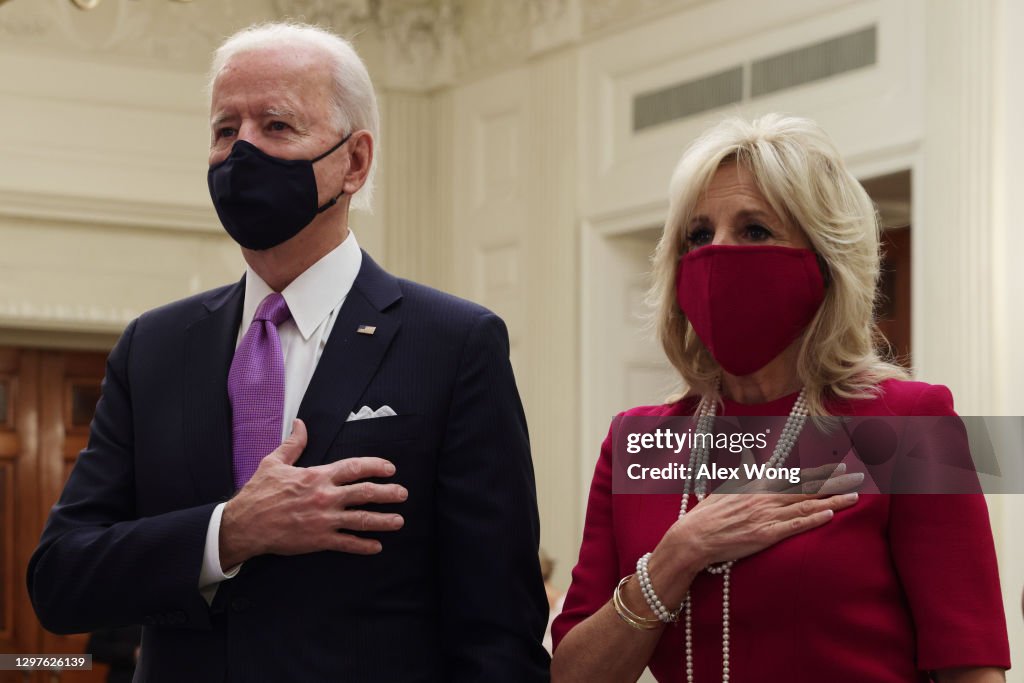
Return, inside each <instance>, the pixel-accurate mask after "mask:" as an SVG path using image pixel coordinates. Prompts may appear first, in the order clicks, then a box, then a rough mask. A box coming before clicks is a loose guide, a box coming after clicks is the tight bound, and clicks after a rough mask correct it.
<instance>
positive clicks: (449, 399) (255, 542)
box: [28, 23, 548, 683]
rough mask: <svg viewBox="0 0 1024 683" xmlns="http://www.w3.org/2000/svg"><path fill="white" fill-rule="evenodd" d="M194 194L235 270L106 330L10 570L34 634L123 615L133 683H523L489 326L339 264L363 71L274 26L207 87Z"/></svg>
mask: <svg viewBox="0 0 1024 683" xmlns="http://www.w3.org/2000/svg"><path fill="white" fill-rule="evenodd" d="M211 74H212V75H211V124H212V136H211V148H210V168H209V173H208V181H209V185H210V194H211V197H212V199H213V203H214V206H215V208H216V209H217V213H218V215H219V217H220V219H221V222H222V223H223V225H224V228H225V229H226V230H227V232H228V233H229V234H230V235H231V237H232V238H234V239H235V241H237V242H238V243H239V244H240V245H241V249H242V254H243V256H244V258H245V260H246V263H247V264H248V268H247V270H246V273H245V276H244V277H243V279H242V280H241V281H240V282H238V283H236V284H234V285H231V286H227V287H223V288H220V289H217V290H213V291H211V292H207V293H205V294H200V295H198V296H194V297H191V298H189V299H185V300H182V301H178V302H175V303H172V304H169V305H167V306H164V307H161V308H158V309H156V310H153V311H150V312H148V313H145V314H143V315H142V316H140V317H139V318H138V319H137V320H135V321H133V322H132V323H131V324H130V325H129V326H128V328H127V329H126V330H125V333H124V335H123V336H122V338H121V340H120V341H119V342H118V344H117V346H116V347H115V348H114V350H113V351H112V352H111V354H110V358H109V360H108V364H107V373H106V378H105V380H104V384H103V395H102V398H101V400H100V402H99V405H98V406H97V410H96V417H95V420H94V422H93V424H92V427H91V434H90V439H89V444H88V446H87V447H86V449H85V450H84V451H83V452H82V453H81V455H80V456H79V458H78V461H77V463H76V465H75V468H74V470H73V471H72V473H71V476H70V478H69V480H68V483H67V485H66V487H65V489H64V492H63V494H62V495H61V498H60V500H59V501H58V503H57V504H56V505H55V506H54V508H53V510H52V511H51V514H50V518H49V520H48V521H47V524H46V528H45V530H44V532H43V536H42V539H41V541H40V544H39V547H38V548H37V550H36V552H35V554H34V555H33V557H32V560H31V563H30V565H29V570H28V584H29V592H30V595H31V597H32V601H33V605H34V606H35V609H36V612H37V614H38V615H39V618H40V620H41V622H42V623H43V625H44V626H45V627H46V628H48V629H50V630H52V631H55V632H58V633H72V632H80V631H87V630H94V629H98V628H102V627H111V626H120V625H126V624H143V625H144V629H143V639H142V653H141V657H140V660H139V666H138V673H137V674H136V681H144V682H147V683H150V682H158V681H174V682H175V683H179V682H182V681H188V682H189V683H195V682H204V681H218V682H221V681H273V682H277V681H303V682H305V681H342V680H344V681H385V682H388V683H401V682H405V681H409V682H412V681H424V682H426V681H444V682H457V681H470V680H472V681H487V682H489V683H493V682H496V681H498V682H500V681H509V682H510V683H512V682H515V683H531V682H533V681H544V680H547V678H548V673H547V670H548V660H547V655H546V653H545V652H544V649H543V647H542V646H541V636H542V633H543V631H544V624H545V621H546V614H547V604H546V602H545V596H544V588H543V584H542V581H541V577H540V569H539V565H538V561H537V543H538V535H539V532H538V517H537V508H536V493H535V489H534V479H533V468H532V463H531V460H530V453H529V442H528V438H527V433H526V424H525V418H524V416H523V412H522V407H521V405H520V401H519V396H518V393H517V391H516V387H515V381H514V378H513V376H512V371H511V366H510V364H509V361H508V336H507V332H506V330H505V326H504V324H503V323H502V322H501V320H500V319H499V318H498V317H497V316H495V315H494V314H492V313H491V312H489V311H487V310H486V309H484V308H481V307H480V306H477V305H475V304H471V303H469V302H466V301H463V300H460V299H456V298H455V297H451V296H448V295H446V294H443V293H441V292H437V291H435V290H432V289H429V288H427V287H424V286H421V285H417V284H415V283H411V282H408V281H405V280H400V279H397V278H395V277H393V276H392V275H389V274H388V273H386V272H385V271H384V270H382V269H381V268H380V267H379V266H377V264H375V263H374V262H373V260H372V259H371V258H370V257H369V256H368V255H367V254H366V253H365V252H362V251H361V250H360V249H359V246H358V244H357V243H356V238H355V235H354V234H353V233H352V232H350V231H349V227H348V216H349V207H350V204H351V205H356V204H363V205H366V204H367V203H368V198H369V192H370V185H371V178H372V174H373V156H374V145H375V142H376V140H377V137H378V133H377V127H378V115H377V105H376V100H375V97H374V93H373V87H372V84H371V83H370V79H369V76H368V74H367V73H366V69H365V67H364V65H363V64H362V62H361V61H360V59H359V57H358V56H357V55H356V53H355V51H354V50H353V49H352V47H351V45H349V44H348V43H347V42H346V41H345V40H343V39H341V38H339V37H337V36H335V35H333V34H332V33H329V32H327V31H324V30H322V29H319V28H315V27H311V26H306V25H300V24H290V23H283V24H267V25H260V26H255V27H252V28H249V29H246V30H244V31H241V32H240V33H238V34H236V35H235V36H233V37H231V38H229V39H228V40H227V41H226V42H225V43H224V45H223V46H221V48H220V49H219V50H218V51H217V53H216V56H215V58H214V63H213V69H212V72H211Z"/></svg>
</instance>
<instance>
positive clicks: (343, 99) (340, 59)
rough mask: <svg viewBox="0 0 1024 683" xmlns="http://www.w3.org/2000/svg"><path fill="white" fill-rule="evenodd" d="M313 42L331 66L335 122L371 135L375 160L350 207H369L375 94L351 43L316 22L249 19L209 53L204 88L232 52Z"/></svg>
mask: <svg viewBox="0 0 1024 683" xmlns="http://www.w3.org/2000/svg"><path fill="white" fill-rule="evenodd" d="M310 46H312V47H316V48H319V49H321V50H323V51H324V52H326V53H327V54H328V55H329V56H330V58H331V61H332V62H333V71H334V92H333V97H332V100H333V104H334V112H335V118H334V124H335V125H336V126H337V127H338V128H339V130H340V131H342V132H343V134H348V133H350V132H352V131H356V130H367V131H369V132H370V134H371V135H373V140H374V143H375V144H374V147H375V150H374V159H375V161H374V162H373V164H372V166H371V167H370V173H369V175H368V176H367V178H366V183H365V184H364V185H363V186H362V188H360V190H359V191H358V192H356V193H355V194H354V195H353V196H352V208H354V209H360V210H363V211H370V210H371V206H372V202H373V181H374V176H376V172H377V163H376V158H377V157H378V156H379V154H378V151H379V148H380V147H379V145H380V133H379V130H380V114H379V113H378V111H377V95H376V94H375V93H374V90H373V83H372V82H371V81H370V74H369V73H368V72H367V71H366V65H365V64H363V60H362V59H360V58H359V55H358V54H357V53H356V50H355V48H354V47H352V43H350V42H349V41H347V40H345V39H344V38H342V37H341V36H339V35H336V34H334V33H332V32H331V31H328V30H327V29H324V28H321V27H319V26H312V25H310V24H303V23H299V22H293V21H282V22H268V23H261V24H254V25H252V26H250V27H248V28H245V29H242V30H241V31H238V32H237V33H235V34H234V35H232V36H231V37H229V38H228V39H227V40H225V41H224V42H223V43H222V44H221V46H220V47H218V48H217V50H216V52H214V53H213V63H212V64H211V65H210V80H209V86H208V87H209V91H210V93H211V94H212V92H213V84H214V81H216V80H217V76H219V75H220V72H221V71H222V70H223V69H224V66H225V65H226V64H227V63H228V61H229V60H230V59H231V58H232V57H234V56H235V55H237V54H240V53H243V52H253V51H257V50H268V49H273V48H281V47H310Z"/></svg>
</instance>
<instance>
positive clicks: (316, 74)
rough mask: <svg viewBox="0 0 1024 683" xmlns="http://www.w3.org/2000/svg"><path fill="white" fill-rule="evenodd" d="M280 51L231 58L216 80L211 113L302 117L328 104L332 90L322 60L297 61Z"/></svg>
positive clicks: (244, 54) (249, 53)
mask: <svg viewBox="0 0 1024 683" xmlns="http://www.w3.org/2000/svg"><path fill="white" fill-rule="evenodd" d="M291 57H292V55H291V53H288V52H287V51H284V52H281V51H278V50H265V51H264V50H261V51H258V52H257V51H254V52H244V53H240V54H238V55H234V56H232V57H231V58H230V59H229V60H228V61H227V62H226V63H225V65H224V68H223V69H222V70H221V71H220V73H219V74H218V76H217V78H216V79H215V80H214V83H213V89H212V93H211V94H212V98H211V113H212V114H213V115H214V116H217V115H218V114H219V113H221V112H225V111H232V110H239V109H244V110H246V111H247V112H249V113H263V112H266V111H269V110H276V111H280V112H284V113H288V114H290V115H292V116H296V117H301V116H304V115H305V116H309V115H313V114H314V111H311V110H316V109H320V108H322V107H324V106H325V105H327V104H328V98H329V93H330V92H331V90H332V89H331V87H330V84H329V83H328V82H325V81H326V80H327V79H329V78H330V73H329V71H328V70H327V69H326V68H325V62H324V61H323V60H320V61H318V62H317V63H316V64H309V63H308V62H306V61H297V60H295V59H292V58H291Z"/></svg>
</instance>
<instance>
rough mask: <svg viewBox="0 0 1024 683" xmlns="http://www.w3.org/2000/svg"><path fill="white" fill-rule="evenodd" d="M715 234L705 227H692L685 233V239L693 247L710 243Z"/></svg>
mask: <svg viewBox="0 0 1024 683" xmlns="http://www.w3.org/2000/svg"><path fill="white" fill-rule="evenodd" d="M714 237H715V234H714V233H713V232H711V231H710V230H708V229H707V228H694V229H693V230H691V231H690V232H689V234H687V235H686V241H687V242H689V243H690V244H691V245H693V246H695V247H700V246H703V245H705V244H711V240H712V239H714Z"/></svg>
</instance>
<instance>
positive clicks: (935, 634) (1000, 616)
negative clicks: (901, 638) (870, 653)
mask: <svg viewBox="0 0 1024 683" xmlns="http://www.w3.org/2000/svg"><path fill="white" fill-rule="evenodd" d="M911 412H912V413H913V414H916V415H955V414H956V413H955V412H954V411H953V400H952V396H951V395H950V393H949V390H948V389H947V388H946V387H943V386H931V387H928V388H927V389H925V390H924V391H923V392H922V394H921V395H920V397H919V398H918V400H917V402H916V404H915V406H914V409H913V410H912V411H911ZM889 509H890V513H889V514H890V518H889V544H890V548H891V552H892V557H893V561H894V563H895V566H896V571H897V574H898V575H899V577H900V581H901V583H902V585H903V588H904V591H905V594H906V596H907V602H908V604H909V607H910V611H911V614H912V616H913V619H914V626H915V631H916V639H917V643H916V645H917V667H918V669H920V670H922V671H932V670H936V669H948V668H954V667H976V666H992V667H1002V668H1009V666H1010V648H1009V643H1008V640H1007V633H1006V618H1005V615H1004V613H1003V603H1002V596H1001V591H1000V586H999V571H998V567H997V565H996V552H995V546H994V543H993V540H992V529H991V526H990V524H989V516H988V507H987V505H986V503H985V497H984V496H983V495H980V494H964V495H955V494H904V495H893V496H892V497H891V500H890V508H889Z"/></svg>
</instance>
